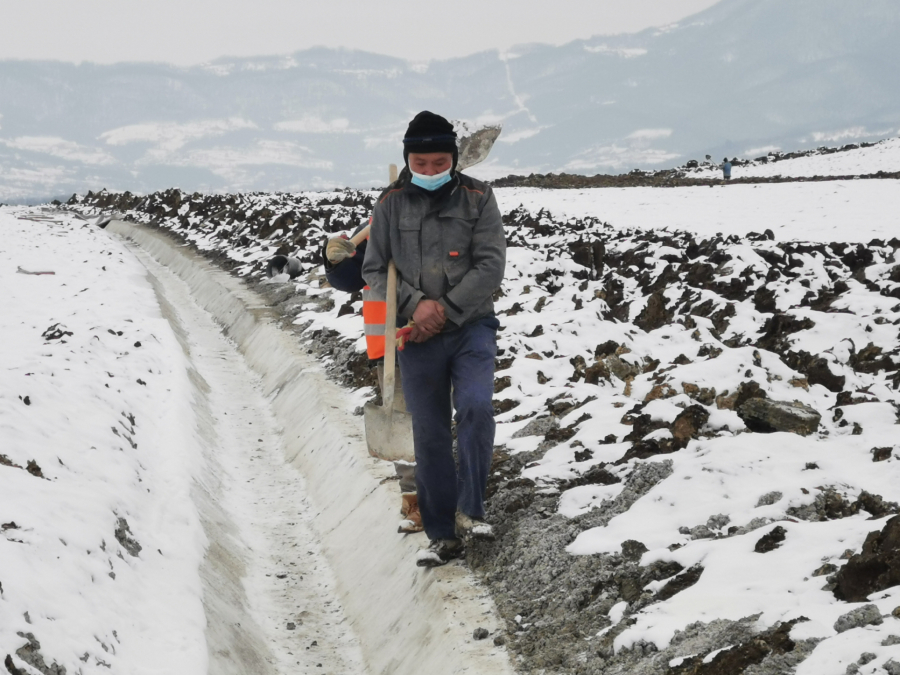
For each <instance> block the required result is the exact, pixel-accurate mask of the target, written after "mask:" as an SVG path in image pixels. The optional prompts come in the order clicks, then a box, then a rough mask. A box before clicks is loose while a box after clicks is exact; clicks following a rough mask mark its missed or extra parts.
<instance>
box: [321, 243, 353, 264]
mask: <svg viewBox="0 0 900 675" xmlns="http://www.w3.org/2000/svg"><path fill="white" fill-rule="evenodd" d="M354 255H356V244H354V243H353V242H352V241H350V240H349V239H344V238H343V237H334V238H333V239H329V240H328V243H327V244H325V257H326V258H328V262H330V263H332V264H334V263H339V262H341V261H342V260H346V259H347V258H352V257H353V256H354Z"/></svg>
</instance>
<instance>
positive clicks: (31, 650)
mask: <svg viewBox="0 0 900 675" xmlns="http://www.w3.org/2000/svg"><path fill="white" fill-rule="evenodd" d="M17 635H18V636H19V637H20V638H24V639H25V640H27V642H26V643H25V645H23V646H22V647H19V648H18V649H17V650H16V656H18V657H19V658H20V659H22V661H24V662H25V663H27V664H28V665H29V666H31V667H32V668H34V669H35V670H37V671H38V672H39V673H41V674H42V675H66V668H65V666H60V665H57V663H56V661H54V662H53V663H52V664H50V665H47V663H46V661H45V660H44V656H43V654H41V643H40V642H38V641H37V639H36V638H35V637H34V635H33V634H32V633H17ZM5 664H6V669H7V670H8V671H9V672H10V673H11V674H12V675H18V674H19V673H21V674H22V675H25V671H24V670H23V669H21V668H16V666H15V664H14V663H13V660H12V657H11V656H10V655H9V654H7V655H6V659H5Z"/></svg>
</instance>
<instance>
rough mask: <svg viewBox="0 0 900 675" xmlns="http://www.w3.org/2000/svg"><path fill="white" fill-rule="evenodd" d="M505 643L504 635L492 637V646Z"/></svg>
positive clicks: (500, 645)
mask: <svg viewBox="0 0 900 675" xmlns="http://www.w3.org/2000/svg"><path fill="white" fill-rule="evenodd" d="M505 644H506V636H504V635H497V636H496V637H494V646H495V647H502V646H503V645H505Z"/></svg>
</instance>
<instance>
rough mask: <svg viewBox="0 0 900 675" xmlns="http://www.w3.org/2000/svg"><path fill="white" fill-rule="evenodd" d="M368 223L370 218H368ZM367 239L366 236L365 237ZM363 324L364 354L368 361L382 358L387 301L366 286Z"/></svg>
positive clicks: (364, 288)
mask: <svg viewBox="0 0 900 675" xmlns="http://www.w3.org/2000/svg"><path fill="white" fill-rule="evenodd" d="M369 224H370V225H371V224H372V219H371V218H369ZM366 241H368V237H366ZM362 297H363V310H362V311H363V324H364V325H365V331H366V354H368V356H369V360H370V361H375V360H377V359H380V358H384V324H385V321H387V303H386V302H385V301H384V300H381V299H380V298H377V297H376V296H375V293H374V292H373V291H372V289H371V288H369V287H368V286H364V287H363V292H362Z"/></svg>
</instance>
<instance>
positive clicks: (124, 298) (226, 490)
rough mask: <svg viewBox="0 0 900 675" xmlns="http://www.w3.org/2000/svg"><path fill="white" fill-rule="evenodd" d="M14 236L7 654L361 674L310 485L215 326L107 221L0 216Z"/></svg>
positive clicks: (0, 473) (3, 256) (5, 514)
mask: <svg viewBox="0 0 900 675" xmlns="http://www.w3.org/2000/svg"><path fill="white" fill-rule="evenodd" d="M0 232H2V235H3V238H4V243H5V246H4V250H3V252H2V253H0V278H2V284H3V288H4V289H5V290H6V293H5V294H4V295H3V296H2V297H0V316H2V319H0V322H2V323H0V334H2V335H3V337H4V350H3V352H2V354H0V370H2V372H4V373H5V375H4V377H3V378H2V379H0V429H2V439H3V440H2V445H0V485H2V486H3V488H2V489H0V523H2V530H0V653H2V654H3V655H6V654H10V655H13V654H16V653H17V650H19V649H20V648H21V647H22V645H23V644H24V643H25V642H26V639H25V638H24V637H23V636H27V635H28V634H32V635H34V637H35V639H36V640H37V641H38V642H39V643H40V650H41V654H42V655H43V657H44V659H45V661H46V662H47V663H48V664H51V663H57V664H59V665H60V666H62V667H65V668H66V669H68V670H69V672H79V673H84V674H85V675H86V674H87V673H102V672H109V670H110V669H111V670H112V671H113V672H127V673H136V674H138V673H160V672H178V673H186V674H190V673H198V674H199V673H206V672H219V673H232V672H239V671H240V672H245V671H244V670H241V668H242V667H243V666H242V664H244V665H246V663H247V662H249V663H254V664H256V665H254V672H259V673H261V674H262V673H268V672H275V671H273V670H270V668H271V667H274V668H275V669H276V670H277V672H290V671H292V670H294V669H296V668H298V667H302V668H309V669H312V668H316V667H317V665H318V664H324V665H325V666H326V667H327V668H328V669H329V671H333V672H362V671H363V669H364V667H363V665H362V662H363V661H362V655H361V653H360V651H359V647H358V645H357V644H356V643H355V637H354V633H353V631H352V630H351V629H350V628H349V626H348V624H347V620H346V616H345V615H344V610H343V608H342V606H341V603H340V601H339V600H338V599H337V591H336V588H335V580H334V578H333V577H332V575H331V571H330V569H329V566H328V565H327V564H326V563H325V562H324V557H323V553H322V551H321V547H320V545H319V543H318V541H317V537H316V535H315V534H314V533H313V528H312V527H311V521H312V518H313V517H314V515H315V514H314V509H313V507H312V505H311V504H310V503H309V502H308V501H307V499H306V497H305V486H304V481H303V479H302V477H301V476H300V475H299V474H298V473H297V471H296V470H295V469H293V468H291V467H288V466H286V464H285V460H284V457H283V451H282V448H281V440H280V439H281V430H280V428H279V424H278V423H277V422H276V420H275V419H274V417H273V415H272V413H271V411H269V408H268V403H267V401H266V400H265V398H264V396H263V394H262V393H261V387H260V386H259V384H258V378H257V376H256V375H254V373H252V372H251V371H250V369H249V368H248V367H247V365H246V364H245V363H244V362H243V360H242V358H240V356H239V355H238V354H237V352H236V350H235V349H234V346H233V345H232V344H231V343H230V342H229V341H228V339H227V338H226V337H225V336H223V335H222V332H221V330H220V327H219V326H218V325H217V324H215V323H214V322H213V321H212V320H211V319H210V317H209V316H208V315H206V314H205V313H203V312H202V311H201V310H200V309H199V308H198V307H196V305H192V302H191V301H190V297H189V295H188V293H187V292H186V291H185V290H184V288H183V284H181V282H180V281H178V280H175V279H173V278H172V275H171V274H168V273H167V271H166V270H165V269H164V268H162V267H160V266H159V265H154V263H153V261H152V260H150V259H148V257H147V256H145V255H142V254H141V253H140V252H135V251H131V250H128V248H127V247H126V246H125V245H124V244H123V243H122V242H121V240H120V239H118V238H114V237H111V236H110V235H109V234H108V233H107V232H105V231H103V230H101V229H99V228H97V227H96V226H95V225H94V224H93V223H88V222H85V221H83V220H78V219H75V218H73V217H71V216H65V215H59V214H54V215H53V216H52V217H48V216H44V215H42V213H41V212H40V211H39V210H30V211H29V210H17V209H4V210H2V211H0ZM17 269H18V270H24V271H28V272H42V274H23V273H19V272H17V271H16V270H17ZM148 269H150V270H152V272H153V275H154V276H153V279H154V282H153V283H154V284H156V285H157V287H158V288H163V289H164V295H165V296H166V298H167V300H166V301H165V303H169V301H170V300H171V301H172V302H173V303H176V305H172V304H165V310H163V309H161V305H160V300H158V296H157V294H156V292H155V291H154V286H153V285H152V284H151V283H150V279H149V278H148V276H147V270H148ZM47 272H52V274H48V273H47ZM179 284H181V285H179ZM173 325H174V326H175V329H174V330H173ZM42 333H44V336H43V337H42ZM32 462H33V463H34V464H32ZM39 474H42V476H41V475H39ZM126 523H127V525H126ZM124 527H127V535H128V537H125V536H124V534H125V531H124V530H123V529H122V528H124ZM117 530H119V531H118V532H117ZM131 538H133V540H134V542H136V543H132V541H131ZM298 551H303V555H298ZM289 624H293V627H291V626H290V625H289ZM313 640H316V649H313V650H311V651H310V650H302V651H301V650H298V644H299V643H301V642H305V644H307V645H308V644H310V643H311V642H312V641H313ZM265 662H268V663H270V664H275V665H274V666H265V667H264V666H262V665H261V663H265ZM13 663H14V664H15V665H16V666H17V667H19V668H22V669H24V668H25V666H23V662H22V661H19V660H17V659H14V661H13ZM23 672H30V671H24V670H23Z"/></svg>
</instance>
